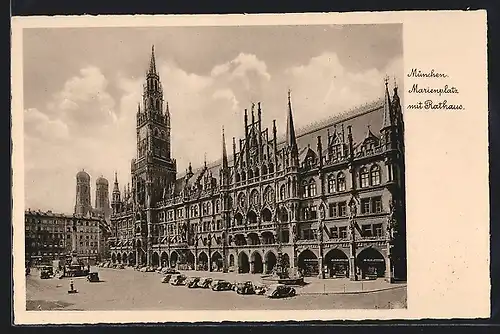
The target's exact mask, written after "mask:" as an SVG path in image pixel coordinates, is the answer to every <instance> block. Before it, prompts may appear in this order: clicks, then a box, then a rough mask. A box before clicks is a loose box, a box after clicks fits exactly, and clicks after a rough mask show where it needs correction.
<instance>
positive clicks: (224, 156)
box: [222, 126, 229, 169]
mask: <svg viewBox="0 0 500 334" xmlns="http://www.w3.org/2000/svg"><path fill="white" fill-rule="evenodd" d="M228 166H229V164H228V162H227V151H226V137H225V136H224V126H222V169H227V167H228Z"/></svg>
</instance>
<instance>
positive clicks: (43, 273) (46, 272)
mask: <svg viewBox="0 0 500 334" xmlns="http://www.w3.org/2000/svg"><path fill="white" fill-rule="evenodd" d="M52 275H54V268H52V267H42V268H41V269H40V278H41V279H47V278H51V277H52Z"/></svg>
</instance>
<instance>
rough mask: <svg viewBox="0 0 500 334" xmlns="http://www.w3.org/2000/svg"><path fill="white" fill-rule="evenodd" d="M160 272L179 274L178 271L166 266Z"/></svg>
mask: <svg viewBox="0 0 500 334" xmlns="http://www.w3.org/2000/svg"><path fill="white" fill-rule="evenodd" d="M161 273H162V274H164V275H165V274H172V275H178V274H180V272H179V271H178V270H176V269H174V268H168V267H165V268H163V269H162V270H161Z"/></svg>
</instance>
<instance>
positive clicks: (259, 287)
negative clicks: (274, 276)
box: [253, 283, 266, 295]
mask: <svg viewBox="0 0 500 334" xmlns="http://www.w3.org/2000/svg"><path fill="white" fill-rule="evenodd" d="M253 288H254V290H255V294H257V295H263V294H265V293H266V286H265V285H263V284H261V283H253Z"/></svg>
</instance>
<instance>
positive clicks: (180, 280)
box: [170, 274, 187, 285]
mask: <svg viewBox="0 0 500 334" xmlns="http://www.w3.org/2000/svg"><path fill="white" fill-rule="evenodd" d="M186 280H187V276H186V275H182V274H180V275H176V276H174V277H173V278H172V279H171V280H170V284H172V285H185V284H186Z"/></svg>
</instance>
